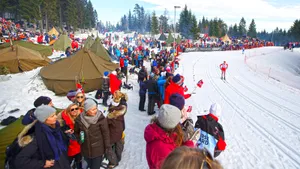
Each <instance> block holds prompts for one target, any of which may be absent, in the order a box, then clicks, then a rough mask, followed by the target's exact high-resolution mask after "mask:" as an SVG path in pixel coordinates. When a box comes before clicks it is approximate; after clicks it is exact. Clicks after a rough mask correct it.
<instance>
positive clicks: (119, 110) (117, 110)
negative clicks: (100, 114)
mask: <svg viewBox="0 0 300 169" xmlns="http://www.w3.org/2000/svg"><path fill="white" fill-rule="evenodd" d="M108 111H109V113H108V115H107V118H108V119H115V118H118V117H120V116H123V115H124V114H125V113H126V106H124V105H120V106H117V107H113V106H112V107H111V108H109V110H108Z"/></svg>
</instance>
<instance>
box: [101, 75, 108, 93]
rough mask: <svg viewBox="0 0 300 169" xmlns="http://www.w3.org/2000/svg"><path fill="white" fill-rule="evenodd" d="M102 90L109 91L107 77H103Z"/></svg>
mask: <svg viewBox="0 0 300 169" xmlns="http://www.w3.org/2000/svg"><path fill="white" fill-rule="evenodd" d="M102 90H103V92H109V78H108V77H103V83H102Z"/></svg>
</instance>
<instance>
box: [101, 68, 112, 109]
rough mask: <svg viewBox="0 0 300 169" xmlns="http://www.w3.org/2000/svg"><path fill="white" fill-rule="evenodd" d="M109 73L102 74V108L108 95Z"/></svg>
mask: <svg viewBox="0 0 300 169" xmlns="http://www.w3.org/2000/svg"><path fill="white" fill-rule="evenodd" d="M108 75H109V72H108V71H105V72H104V74H103V81H102V92H103V102H102V104H103V105H104V106H107V104H106V103H107V99H108V95H109V93H110V92H109V78H108Z"/></svg>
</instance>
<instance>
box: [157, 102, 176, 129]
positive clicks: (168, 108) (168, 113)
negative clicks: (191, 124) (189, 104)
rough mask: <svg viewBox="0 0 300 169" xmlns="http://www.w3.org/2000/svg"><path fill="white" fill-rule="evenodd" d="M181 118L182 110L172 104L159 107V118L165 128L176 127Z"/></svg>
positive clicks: (160, 123)
mask: <svg viewBox="0 0 300 169" xmlns="http://www.w3.org/2000/svg"><path fill="white" fill-rule="evenodd" d="M180 119H181V111H180V110H179V109H178V108H177V107H175V106H172V105H170V104H163V105H162V106H161V108H160V109H159V113H158V116H157V120H158V122H159V125H160V126H161V127H162V128H164V129H174V128H175V127H176V125H177V124H179V122H180Z"/></svg>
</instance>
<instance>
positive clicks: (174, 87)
mask: <svg viewBox="0 0 300 169" xmlns="http://www.w3.org/2000/svg"><path fill="white" fill-rule="evenodd" d="M175 93H178V94H180V95H182V96H183V97H184V98H185V99H188V98H189V97H191V94H184V88H183V87H182V86H179V85H178V84H176V83H173V82H171V83H170V85H169V86H168V87H167V88H166V90H165V100H164V104H170V96H171V95H172V94H175Z"/></svg>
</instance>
